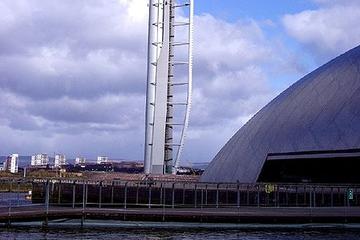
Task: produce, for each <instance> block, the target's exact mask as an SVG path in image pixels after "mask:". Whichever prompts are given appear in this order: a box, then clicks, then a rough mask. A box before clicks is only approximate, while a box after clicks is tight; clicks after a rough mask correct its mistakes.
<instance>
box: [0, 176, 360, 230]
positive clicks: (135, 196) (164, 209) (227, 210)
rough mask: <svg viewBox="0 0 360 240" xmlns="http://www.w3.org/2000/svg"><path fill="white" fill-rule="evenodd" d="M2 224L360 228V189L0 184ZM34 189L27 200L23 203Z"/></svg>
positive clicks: (143, 182) (191, 184)
mask: <svg viewBox="0 0 360 240" xmlns="http://www.w3.org/2000/svg"><path fill="white" fill-rule="evenodd" d="M0 186H1V188H0V190H1V191H2V192H0V222H1V223H3V224H4V226H5V225H11V223H14V222H33V221H42V222H43V223H44V226H47V224H48V222H49V221H56V220H59V219H78V220H79V224H80V225H81V226H82V225H83V224H84V223H86V221H87V220H94V219H96V220H100V221H101V220H120V221H155V222H195V223H359V222H360V186H359V185H344V184H342V185H337V184H275V183H259V184H241V183H201V182H186V181H177V182H174V181H171V180H167V181H160V180H156V181H154V180H152V179H145V180H134V181H128V180H126V181H124V180H111V181H110V180H107V181H90V180H85V179H82V180H79V179H31V180H29V179H18V180H16V181H14V180H11V181H10V180H2V181H0ZM26 188H31V191H32V196H31V197H32V199H31V200H25V195H26V194H25V193H24V192H25V189H26Z"/></svg>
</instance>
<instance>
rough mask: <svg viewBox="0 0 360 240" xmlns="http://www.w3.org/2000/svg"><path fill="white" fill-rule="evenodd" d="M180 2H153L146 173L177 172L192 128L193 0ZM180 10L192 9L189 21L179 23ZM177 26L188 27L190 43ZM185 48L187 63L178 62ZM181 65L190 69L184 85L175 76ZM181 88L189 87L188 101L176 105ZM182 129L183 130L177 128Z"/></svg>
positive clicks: (147, 110) (163, 0) (150, 2)
mask: <svg viewBox="0 0 360 240" xmlns="http://www.w3.org/2000/svg"><path fill="white" fill-rule="evenodd" d="M183 1H184V0H183ZM179 2H180V0H149V30H148V31H149V32H148V64H147V91H146V120H145V121H146V123H145V153H144V172H145V173H146V174H150V173H152V174H164V173H174V172H175V167H176V166H177V165H178V163H179V159H180V155H181V151H182V147H183V145H184V138H185V133H186V129H187V126H188V119H189V113H190V106H191V88H192V26H193V24H192V21H193V0H188V1H187V2H182V3H179ZM177 8H187V9H188V16H187V17H188V19H187V20H186V21H185V22H176V16H175V12H176V10H177ZM177 27H188V31H187V34H186V35H187V36H186V39H187V40H186V41H182V42H177V41H176V28H177ZM183 46H185V47H186V48H187V49H186V55H188V57H187V59H186V60H185V61H178V60H177V59H176V57H177V56H176V51H175V48H177V47H183ZM178 65H187V66H188V67H187V69H186V70H187V72H188V75H187V77H186V78H187V80H186V81H184V82H178V81H179V80H178V79H177V78H176V76H175V68H176V66H178ZM181 86H187V89H186V94H187V96H186V99H184V100H183V101H182V102H174V94H176V92H177V91H178V90H177V88H178V87H181ZM182 106H185V111H183V112H185V113H184V114H183V116H182V117H180V119H181V120H180V121H179V123H177V122H175V120H176V119H177V117H178V116H177V115H179V114H176V112H177V108H178V107H182ZM179 112H180V111H179ZM178 126H180V127H181V129H175V128H176V127H178ZM176 135H178V136H177V138H176ZM174 153H175V156H174Z"/></svg>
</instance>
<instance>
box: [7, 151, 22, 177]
mask: <svg viewBox="0 0 360 240" xmlns="http://www.w3.org/2000/svg"><path fill="white" fill-rule="evenodd" d="M4 170H5V171H9V172H11V173H17V172H18V171H19V154H11V155H10V156H8V157H7V158H6V160H5V162H4Z"/></svg>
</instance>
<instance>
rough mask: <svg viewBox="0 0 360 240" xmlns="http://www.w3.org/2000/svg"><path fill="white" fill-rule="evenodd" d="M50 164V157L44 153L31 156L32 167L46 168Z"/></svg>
mask: <svg viewBox="0 0 360 240" xmlns="http://www.w3.org/2000/svg"><path fill="white" fill-rule="evenodd" d="M48 164H49V156H48V155H47V154H44V153H40V154H36V155H33V156H31V166H46V165H48Z"/></svg>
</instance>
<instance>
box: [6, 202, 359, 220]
mask: <svg viewBox="0 0 360 240" xmlns="http://www.w3.org/2000/svg"><path fill="white" fill-rule="evenodd" d="M63 218H70V219H83V220H85V221H86V219H106V220H126V221H130V220H131V221H177V222H219V223H220V222H221V223H315V222H318V223H358V222H360V208H359V207H351V208H348V207H333V208H257V207H244V208H196V209H194V208H191V209H190V208H183V209H181V208H178V209H171V208H132V209H113V208H85V209H82V208H69V207H51V208H50V209H49V210H48V211H46V209H45V208H44V207H43V206H35V207H15V208H11V209H10V210H9V209H0V222H3V223H9V222H24V221H39V220H44V221H45V219H63Z"/></svg>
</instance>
